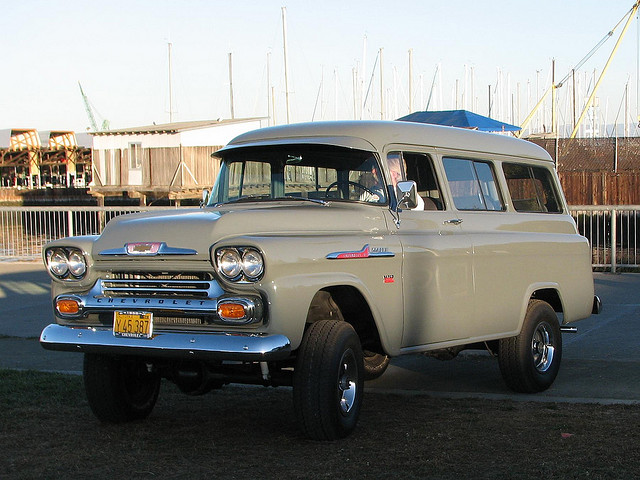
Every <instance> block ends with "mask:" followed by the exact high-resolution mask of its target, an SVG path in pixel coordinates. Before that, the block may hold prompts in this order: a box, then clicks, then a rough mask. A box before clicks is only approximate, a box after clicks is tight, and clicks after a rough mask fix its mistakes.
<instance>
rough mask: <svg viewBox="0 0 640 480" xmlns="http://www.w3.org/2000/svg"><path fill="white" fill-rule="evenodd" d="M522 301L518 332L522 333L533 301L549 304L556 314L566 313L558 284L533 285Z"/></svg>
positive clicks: (559, 321)
mask: <svg viewBox="0 0 640 480" xmlns="http://www.w3.org/2000/svg"><path fill="white" fill-rule="evenodd" d="M522 300H523V301H522V305H521V307H520V320H519V322H518V329H517V331H516V332H520V331H521V330H522V326H523V325H524V319H525V316H526V315H527V310H528V309H529V303H530V302H531V300H542V301H543V302H546V303H548V304H549V305H550V306H551V308H552V309H553V310H554V311H555V312H556V313H564V302H563V301H562V293H561V291H560V286H559V285H558V284H557V283H551V282H545V283H536V284H532V285H530V286H529V289H528V290H527V292H526V295H525V296H524V298H523V299H522ZM558 323H562V321H561V320H560V319H558Z"/></svg>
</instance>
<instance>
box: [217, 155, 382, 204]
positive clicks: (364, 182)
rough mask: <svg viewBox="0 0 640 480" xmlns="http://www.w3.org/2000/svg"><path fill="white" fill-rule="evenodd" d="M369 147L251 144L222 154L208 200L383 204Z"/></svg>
mask: <svg viewBox="0 0 640 480" xmlns="http://www.w3.org/2000/svg"><path fill="white" fill-rule="evenodd" d="M380 171H381V170H380V166H379V164H378V161H377V159H376V156H375V155H374V154H373V153H371V152H365V151H362V150H354V149H350V148H344V147H335V146H329V145H278V146H265V147H247V148H239V149H236V150H230V151H228V152H225V153H223V154H222V164H221V167H220V174H219V175H218V179H217V180H216V184H215V186H214V188H213V192H212V194H211V196H210V198H209V202H208V204H209V205H214V204H218V203H226V202H241V201H263V200H274V199H282V198H296V199H309V200H313V201H316V200H322V201H329V200H331V201H352V202H365V203H375V204H384V203H386V202H387V194H386V189H385V188H384V184H383V182H382V176H381V175H380Z"/></svg>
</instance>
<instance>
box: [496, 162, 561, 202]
mask: <svg viewBox="0 0 640 480" xmlns="http://www.w3.org/2000/svg"><path fill="white" fill-rule="evenodd" d="M502 170H503V171H504V176H505V178H506V179H507V186H508V187H509V193H510V194H511V200H512V201H513V208H515V209H516V210H517V211H518V212H540V213H559V212H561V211H562V210H561V208H560V202H559V200H558V193H557V190H556V188H555V183H554V181H553V176H552V175H551V172H550V171H549V170H547V169H546V168H543V167H534V166H531V165H519V164H515V163H503V164H502Z"/></svg>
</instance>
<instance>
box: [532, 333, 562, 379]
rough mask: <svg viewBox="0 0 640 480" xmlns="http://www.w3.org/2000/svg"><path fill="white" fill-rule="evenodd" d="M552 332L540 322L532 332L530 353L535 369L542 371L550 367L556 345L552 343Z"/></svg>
mask: <svg viewBox="0 0 640 480" xmlns="http://www.w3.org/2000/svg"><path fill="white" fill-rule="evenodd" d="M553 340H554V338H553V333H551V330H550V328H549V326H548V325H547V324H545V323H540V324H539V325H538V326H537V327H536V329H535V331H534V332H533V338H532V339H531V355H532V357H533V364H534V366H535V367H536V370H537V371H538V372H540V373H544V372H546V371H547V370H549V368H550V367H551V364H552V363H553V357H554V355H555V351H556V347H555V346H554V344H553Z"/></svg>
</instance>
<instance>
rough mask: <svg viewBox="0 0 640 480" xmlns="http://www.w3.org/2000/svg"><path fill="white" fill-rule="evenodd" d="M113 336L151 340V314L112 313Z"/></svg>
mask: <svg viewBox="0 0 640 480" xmlns="http://www.w3.org/2000/svg"><path fill="white" fill-rule="evenodd" d="M113 334H114V335H115V336H116V337H130V338H151V335H152V334H153V314H152V313H151V312H114V315H113Z"/></svg>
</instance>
